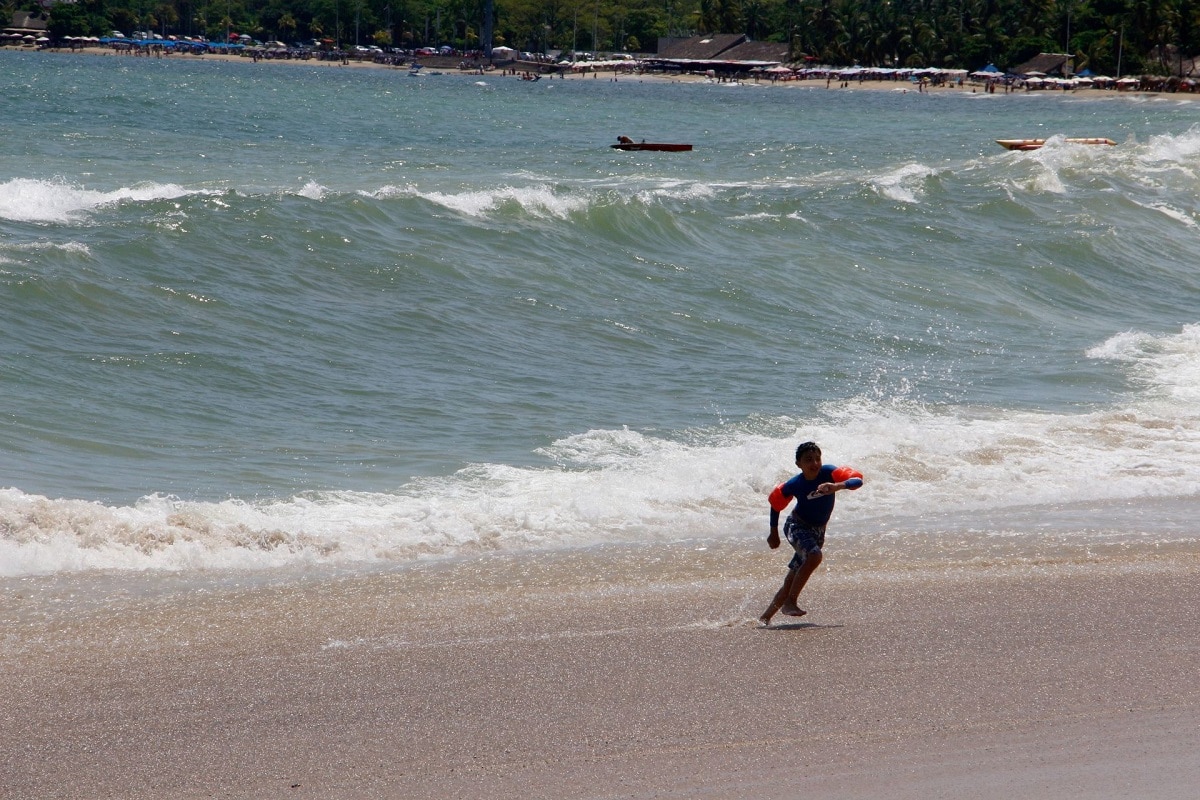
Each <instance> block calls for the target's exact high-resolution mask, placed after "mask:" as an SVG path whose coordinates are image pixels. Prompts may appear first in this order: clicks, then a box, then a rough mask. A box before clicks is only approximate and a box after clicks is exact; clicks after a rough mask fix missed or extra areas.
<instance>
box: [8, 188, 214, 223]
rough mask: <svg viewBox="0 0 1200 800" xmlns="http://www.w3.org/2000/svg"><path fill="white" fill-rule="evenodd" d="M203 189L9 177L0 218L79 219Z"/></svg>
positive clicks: (51, 220) (39, 220)
mask: <svg viewBox="0 0 1200 800" xmlns="http://www.w3.org/2000/svg"><path fill="white" fill-rule="evenodd" d="M196 193H207V192H203V191H201V192H197V190H192V189H186V188H184V187H182V186H179V185H177V184H173V183H167V184H161V183H147V184H139V185H137V186H131V187H122V188H120V189H116V190H114V191H108V192H104V191H97V190H94V189H85V188H83V187H80V186H76V185H73V184H70V183H67V182H66V181H61V180H54V181H46V180H36V179H31V178H13V179H12V180H10V181H7V182H5V183H0V219H8V220H12V221H14V222H51V223H53V222H59V223H62V222H67V223H70V222H80V221H82V220H85V219H87V218H88V217H89V216H90V215H91V214H92V213H93V212H95V211H96V210H98V209H100V208H103V207H105V206H111V205H117V204H120V203H125V202H135V203H138V202H148V201H153V200H169V199H174V198H178V197H186V196H188V195H190V194H196Z"/></svg>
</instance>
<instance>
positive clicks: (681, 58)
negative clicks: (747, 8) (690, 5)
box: [643, 33, 788, 76]
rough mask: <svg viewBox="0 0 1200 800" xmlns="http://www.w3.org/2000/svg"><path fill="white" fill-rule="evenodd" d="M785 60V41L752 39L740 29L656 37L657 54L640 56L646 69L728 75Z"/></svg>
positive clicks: (780, 62) (777, 63) (764, 67)
mask: <svg viewBox="0 0 1200 800" xmlns="http://www.w3.org/2000/svg"><path fill="white" fill-rule="evenodd" d="M787 60H788V46H787V44H781V43H778V42H754V41H751V40H750V39H749V37H747V36H746V35H745V34H744V33H718V34H709V35H705V36H693V37H691V38H688V39H660V40H659V43H658V54H657V55H655V56H651V57H649V58H646V59H644V60H643V66H644V67H645V68H646V69H650V70H662V71H669V72H708V73H711V74H714V75H719V76H728V75H733V74H737V73H742V72H748V71H750V70H753V69H768V68H770V67H776V66H779V65H780V64H783V63H785V62H786V61H787Z"/></svg>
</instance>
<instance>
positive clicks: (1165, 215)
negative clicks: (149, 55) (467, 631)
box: [0, 51, 1200, 575]
mask: <svg viewBox="0 0 1200 800" xmlns="http://www.w3.org/2000/svg"><path fill="white" fill-rule="evenodd" d="M0 97H5V98H7V99H6V100H5V101H4V106H3V109H4V113H3V114H2V115H0V334H2V336H0V364H2V365H3V370H2V372H0V387H2V391H3V397H4V413H3V416H2V417H0V420H2V421H0V487H8V488H0V574H5V575H24V574H34V573H47V572H49V573H54V572H71V571H75V570H81V569H131V568H136V569H147V568H148V569H169V570H188V569H195V568H206V567H216V568H245V567H277V566H281V565H285V564H291V563H298V562H299V563H313V562H317V563H348V564H359V563H380V562H383V563H407V562H408V561H410V560H411V559H413V558H418V557H423V556H428V555H444V554H455V553H460V552H469V551H473V550H475V549H479V548H483V549H491V548H503V549H522V548H543V547H558V546H569V545H578V544H590V543H598V542H604V541H612V540H614V539H616V540H622V541H643V540H644V541H650V542H660V541H675V540H677V539H678V538H679V537H681V536H683V537H688V536H695V537H700V538H703V537H725V536H731V535H734V536H742V535H747V534H749V533H754V534H755V535H758V533H759V532H760V529H761V528H762V526H763V524H764V518H765V503H764V500H763V498H764V496H765V493H766V492H767V491H769V489H770V487H771V486H772V485H774V483H776V482H778V481H779V480H781V479H782V478H783V477H786V476H787V475H788V474H789V467H790V461H791V451H792V449H794V446H795V444H796V442H797V441H799V440H802V439H808V438H816V439H817V440H819V441H820V442H821V443H822V444H823V446H824V448H825V452H826V456H827V458H828V459H829V460H831V461H833V462H835V463H851V464H853V465H855V466H857V467H859V468H860V469H862V470H863V471H864V472H866V473H867V474H868V486H869V489H870V491H869V492H863V493H861V494H859V495H855V496H853V497H851V498H848V499H845V500H844V501H842V502H841V503H840V505H839V510H838V512H837V516H838V518H839V520H844V521H845V525H846V526H847V529H848V530H850V531H862V532H864V535H865V533H866V532H869V531H871V530H874V529H877V528H878V526H879V525H883V524H886V525H888V526H891V527H895V528H898V529H901V530H904V529H910V528H917V527H921V526H922V525H924V524H925V523H926V522H927V514H928V513H929V512H930V511H931V510H936V511H937V512H938V513H940V514H948V515H950V519H951V520H952V522H951V523H950V524H951V527H955V528H956V529H961V528H969V527H970V526H971V525H972V524H975V522H977V521H978V520H979V519H981V518H990V519H999V520H1004V519H1011V518H1015V517H1023V516H1025V517H1030V518H1033V519H1060V516H1061V515H1059V516H1056V514H1052V513H1043V512H1044V511H1046V510H1047V509H1056V510H1061V509H1062V508H1064V507H1073V506H1074V505H1079V504H1082V505H1083V506H1084V507H1087V505H1088V504H1095V503H1100V502H1104V501H1109V500H1112V499H1122V500H1126V499H1130V498H1133V499H1137V500H1145V501H1147V502H1149V501H1151V500H1153V501H1154V502H1162V503H1163V506H1162V507H1163V508H1173V509H1176V510H1175V511H1173V512H1171V513H1166V512H1164V514H1163V515H1161V516H1159V517H1151V518H1149V519H1146V520H1141V521H1140V522H1139V523H1138V524H1139V525H1141V526H1142V527H1143V529H1146V528H1148V529H1150V530H1151V531H1152V532H1153V534H1154V536H1156V537H1158V538H1160V539H1161V538H1175V539H1177V538H1178V537H1179V536H1185V535H1190V534H1184V533H1180V530H1181V524H1180V520H1181V519H1184V518H1187V517H1188V515H1190V514H1191V511H1190V508H1191V506H1190V505H1188V503H1187V501H1190V500H1192V499H1194V497H1195V488H1194V487H1195V486H1196V479H1197V477H1198V476H1200V448H1197V447H1196V442H1197V439H1200V415H1198V414H1197V411H1196V409H1197V407H1198V406H1197V402H1196V401H1197V399H1200V277H1198V275H1197V270H1196V265H1197V264H1200V224H1198V223H1200V206H1198V204H1197V200H1196V198H1197V197H1198V196H1200V192H1198V189H1200V176H1198V174H1197V169H1198V167H1200V127H1196V125H1195V120H1196V119H1197V116H1196V111H1197V109H1198V108H1200V106H1196V105H1194V104H1191V103H1188V102H1186V101H1179V100H1176V99H1172V98H1170V97H1162V98H1146V97H1126V96H1122V97H1117V96H1112V95H1099V96H1097V95H1094V94H1093V95H1089V96H1086V97H1084V96H1075V95H1069V94H1068V95H1063V94H1059V93H1034V94H1028V95H1025V94H1022V95H1015V96H1004V95H984V94H971V93H970V92H969V91H963V92H957V91H954V92H946V93H942V94H918V93H916V92H903V91H900V90H899V89H897V90H894V91H878V92H862V91H838V90H826V89H825V88H824V84H823V83H821V84H814V85H812V86H809V87H798V88H780V87H774V88H768V87H755V86H729V85H709V84H689V85H671V84H664V83H660V82H651V81H645V82H642V81H638V80H636V79H621V80H620V81H618V82H615V83H614V82H611V81H607V80H594V79H570V80H544V81H539V82H536V83H530V82H524V81H519V80H516V79H512V78H504V77H501V76H487V77H479V76H463V75H441V76H438V75H426V76H422V77H420V78H413V77H409V76H408V75H407V73H406V72H404V71H400V70H355V69H350V68H346V69H343V68H338V67H326V66H307V65H304V66H302V65H296V64H258V65H253V64H249V63H247V64H240V63H237V64H225V63H204V62H197V61H181V60H171V59H164V60H153V59H130V58H119V57H115V56H109V57H102V56H67V55H54V54H46V53H16V52H5V51H0ZM618 134H626V135H630V136H633V137H634V138H637V139H641V138H645V139H647V140H658V141H688V142H691V143H693V144H694V145H695V148H696V149H695V150H694V151H693V152H691V153H682V154H674V153H620V152H616V151H613V150H611V149H610V148H608V147H607V145H608V144H609V143H610V142H612V141H615V137H616V136H617V135H618ZM1033 136H1037V137H1049V138H1051V141H1050V143H1049V144H1048V145H1047V146H1046V147H1045V148H1043V149H1042V150H1040V151H1036V152H1032V153H1010V152H1007V151H1004V150H1002V149H1001V148H999V147H998V146H997V145H995V143H994V141H993V140H994V139H996V138H1014V137H1033ZM1064 136H1101V137H1109V138H1112V139H1114V140H1116V141H1117V142H1118V143H1119V144H1118V146H1116V147H1086V146H1078V145H1069V144H1066V143H1064V142H1062V141H1061V138H1062V137H1064ZM981 515H983V516H982V517H981ZM1066 517H1067V518H1069V520H1066V521H1062V522H1060V523H1055V525H1056V528H1057V529H1060V531H1061V532H1062V533H1063V535H1065V536H1070V535H1079V536H1085V535H1099V534H1098V533H1097V531H1102V530H1103V531H1108V527H1111V524H1110V523H1109V522H1108V517H1109V512H1107V511H1097V512H1095V513H1094V514H1092V515H1091V516H1089V515H1087V514H1084V515H1083V520H1082V521H1081V520H1080V517H1079V515H1077V514H1067V515H1066ZM1064 519H1065V518H1064ZM1142 532H1144V530H1143V531H1142ZM1105 535H1108V533H1105Z"/></svg>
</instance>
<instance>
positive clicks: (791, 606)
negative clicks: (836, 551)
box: [780, 550, 824, 617]
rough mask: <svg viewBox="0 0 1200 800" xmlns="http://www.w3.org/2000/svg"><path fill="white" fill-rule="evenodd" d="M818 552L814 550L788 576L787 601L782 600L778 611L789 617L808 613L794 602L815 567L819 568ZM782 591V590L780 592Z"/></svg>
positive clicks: (819, 556)
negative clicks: (789, 583)
mask: <svg viewBox="0 0 1200 800" xmlns="http://www.w3.org/2000/svg"><path fill="white" fill-rule="evenodd" d="M822 558H824V556H822V555H821V551H820V550H814V551H812V552H811V553H809V554H808V555H806V556H805V557H804V563H802V564H801V565H800V566H799V567H797V568H796V569H794V570H792V572H791V573H789V574H788V577H789V578H791V579H792V580H791V585H790V586H788V587H787V588H788V590H789V593H788V595H787V599H786V600H784V602H783V606H782V607H781V608H780V611H781V612H783V613H784V614H787V615H788V616H789V617H803V616H804V615H805V614H807V613H808V612H807V611H805V610H804V609H802V608H800V607H799V606H797V605H796V601H797V600H798V599H799V598H800V592H801V591H802V590H803V589H804V584H806V583H808V579H809V578H810V577H812V574H813V573H814V572H816V571H817V567H819V566H821V559H822ZM781 591H782V590H781Z"/></svg>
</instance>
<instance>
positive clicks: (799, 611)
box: [779, 606, 808, 617]
mask: <svg viewBox="0 0 1200 800" xmlns="http://www.w3.org/2000/svg"><path fill="white" fill-rule="evenodd" d="M779 613H780V614H784V615H786V616H789V617H803V616H804V615H805V614H807V613H808V612H807V611H805V610H804V609H803V608H800V607H798V606H784V607H783V608H781V609H779Z"/></svg>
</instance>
